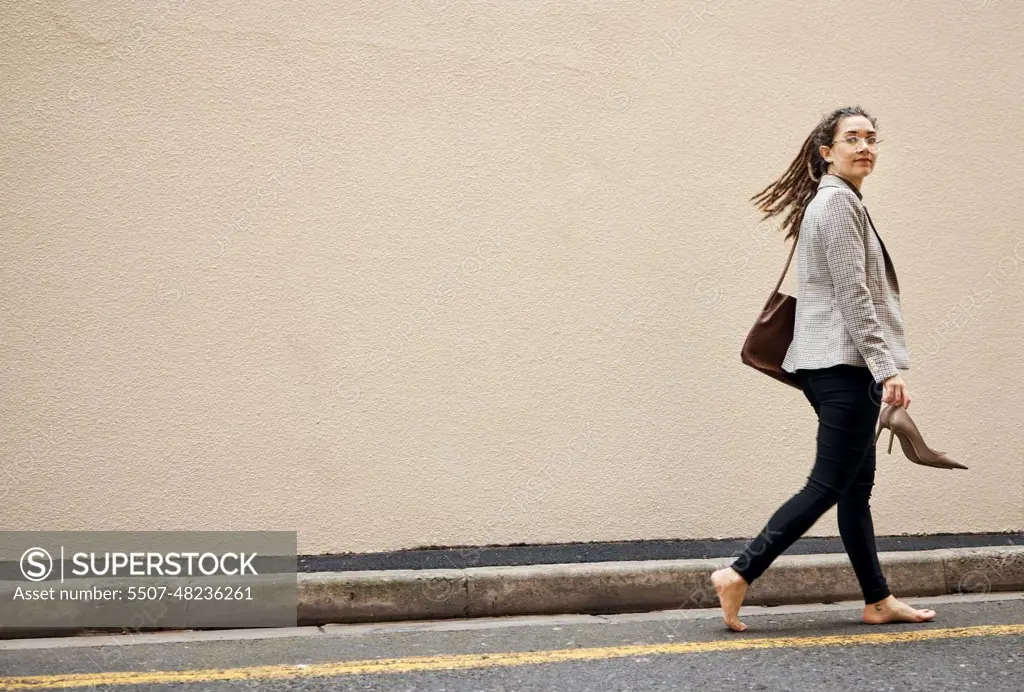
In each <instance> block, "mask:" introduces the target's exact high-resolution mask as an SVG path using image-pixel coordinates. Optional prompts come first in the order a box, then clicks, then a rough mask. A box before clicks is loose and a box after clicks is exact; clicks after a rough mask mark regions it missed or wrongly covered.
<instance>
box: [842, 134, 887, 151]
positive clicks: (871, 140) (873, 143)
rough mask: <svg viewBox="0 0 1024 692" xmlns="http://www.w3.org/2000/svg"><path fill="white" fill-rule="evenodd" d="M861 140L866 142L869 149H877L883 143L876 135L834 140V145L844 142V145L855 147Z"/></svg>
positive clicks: (850, 136) (849, 136)
mask: <svg viewBox="0 0 1024 692" xmlns="http://www.w3.org/2000/svg"><path fill="white" fill-rule="evenodd" d="M861 140H864V143H865V144H866V145H867V146H868V149H877V148H878V145H879V144H881V143H882V140H880V139H878V138H877V137H875V136H874V135H869V136H868V137H866V138H865V137H858V136H857V135H847V136H846V137H843V138H842V139H835V140H832V143H833V144H835V143H836V142H843V143H844V144H848V145H850V146H851V147H855V146H857V144H858V143H859V142H860V141H861Z"/></svg>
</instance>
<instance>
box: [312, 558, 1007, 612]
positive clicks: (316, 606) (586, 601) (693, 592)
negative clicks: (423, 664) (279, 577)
mask: <svg viewBox="0 0 1024 692" xmlns="http://www.w3.org/2000/svg"><path fill="white" fill-rule="evenodd" d="M879 561H880V562H881V564H882V568H883V570H884V571H885V575H886V579H887V580H888V582H889V586H890V588H891V589H892V591H893V593H894V594H895V595H896V596H897V597H899V598H904V597H913V596H940V595H945V594H960V593H987V592H993V591H1019V590H1024V546H998V547H987V548H953V549H949V548H945V549H940V550H921V551H894V552H882V553H879ZM732 562H733V558H731V557H729V558H710V559H706V560H650V561H624V562H592V563H578V564H552V565H528V566H515V567H472V568H467V569H431V570H386V571H360V572H333V573H327V572H322V573H309V574H304V573H300V574H299V575H298V579H299V583H298V589H299V591H298V620H299V622H298V624H299V625H325V624H329V623H361V622H387V621H398V620H423V619H440V618H467V617H469V618H472V617H495V616H505V615H554V614H565V613H589V614H602V613H603V614H609V613H628V612H643V611H651V610H669V609H680V608H712V607H718V598H717V596H716V594H715V591H714V588H713V587H712V586H711V583H710V581H709V579H708V578H709V577H710V575H711V572H712V571H714V570H716V569H718V568H720V567H724V566H727V565H729V564H731V563H732ZM860 598H862V595H861V592H860V587H859V586H858V584H857V578H856V575H855V574H854V572H853V568H852V567H851V565H850V563H849V559H848V558H847V556H846V555H845V554H842V553H840V554H818V555H782V556H780V557H779V558H778V559H777V560H776V561H775V562H774V563H772V566H771V568H770V569H769V570H768V571H767V572H765V573H764V574H763V575H762V576H761V578H760V579H758V580H757V581H755V582H754V583H753V584H752V585H751V587H750V589H749V590H748V591H747V597H746V600H745V601H744V605H782V604H798V603H828V602H833V601H845V600H857V599H860Z"/></svg>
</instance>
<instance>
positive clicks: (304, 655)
mask: <svg viewBox="0 0 1024 692" xmlns="http://www.w3.org/2000/svg"><path fill="white" fill-rule="evenodd" d="M906 600H908V601H909V602H910V603H912V604H914V605H917V606H927V607H931V608H934V609H935V610H936V611H937V612H938V616H937V617H936V619H935V620H934V621H932V622H930V623H926V624H899V625H883V626H868V625H864V624H862V623H861V622H860V620H859V615H860V608H861V606H860V604H859V603H856V602H848V603H840V604H832V605H817V606H779V607H772V608H757V607H749V608H747V607H745V608H744V609H743V610H742V612H741V617H742V618H743V620H744V622H746V623H747V625H748V626H749V630H748V631H747V632H744V633H734V632H730V631H728V630H727V629H726V628H725V626H724V625H723V624H722V622H721V618H720V616H719V615H718V611H717V610H691V611H663V612H660V613H638V614H627V615H609V616H550V617H545V616H531V617H519V618H489V619H481V620H452V621H433V622H429V623H393V624H378V625H334V626H327V627H324V628H315V627H314V628H295V629H288V630H259V631H256V630H253V631H248V632H183V633H160V634H149V635H134V636H127V637H114V636H98V637H76V638H69V639H60V640H57V639H50V640H45V639H37V640H12V641H6V642H0V690H13V689H64V690H72V689H79V690H88V691H90V692H100V691H103V690H111V691H112V692H114V691H118V690H123V691H128V690H153V691H154V692H155V691H157V690H169V689H175V690H181V691H186V692H187V691H191V690H218V691H227V690H243V689H245V690H251V689H259V690H314V691H318V690H379V691H385V690H387V691H393V690H424V691H428V692H440V691H442V690H444V691H447V692H453V691H467V692H468V691H473V692H477V691H483V690H487V691H490V690H573V691H576V690H595V691H598V692H611V691H612V690H630V691H634V690H689V689H701V690H736V689H744V690H745V689H753V690H815V691H816V692H817V691H821V690H872V691H874V690H901V691H903V690H928V691H929V692H936V691H938V690H965V689H979V690H982V689H984V690H1013V691H1014V692H1019V691H1020V690H1021V689H1024V593H1013V594H986V595H980V594H979V595H968V596H942V597H934V598H911V599H906Z"/></svg>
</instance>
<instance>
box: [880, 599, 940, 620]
mask: <svg viewBox="0 0 1024 692" xmlns="http://www.w3.org/2000/svg"><path fill="white" fill-rule="evenodd" d="M934 617H935V611H934V610H929V609H928V608H924V609H922V610H918V609H917V608H911V607H910V606H909V605H907V604H906V603H904V602H903V601H898V600H896V597H895V596H892V595H890V596H889V597H887V598H886V599H885V600H884V601H879V602H877V603H869V604H868V605H866V606H864V614H863V620H864V622H866V623H868V624H869V625H881V624H883V623H886V622H927V621H928V620H931V619H932V618H934Z"/></svg>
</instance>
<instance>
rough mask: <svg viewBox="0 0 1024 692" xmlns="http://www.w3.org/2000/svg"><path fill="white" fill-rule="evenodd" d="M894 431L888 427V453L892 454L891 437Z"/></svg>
mask: <svg viewBox="0 0 1024 692" xmlns="http://www.w3.org/2000/svg"><path fill="white" fill-rule="evenodd" d="M895 434H896V433H895V432H894V431H893V430H892V429H891V428H890V429H889V454H892V438H893V435H895Z"/></svg>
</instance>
